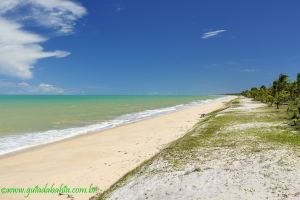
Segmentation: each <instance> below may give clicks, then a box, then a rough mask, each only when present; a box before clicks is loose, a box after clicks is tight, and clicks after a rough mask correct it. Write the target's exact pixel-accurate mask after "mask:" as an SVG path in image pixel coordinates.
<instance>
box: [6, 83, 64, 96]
mask: <svg viewBox="0 0 300 200" xmlns="http://www.w3.org/2000/svg"><path fill="white" fill-rule="evenodd" d="M0 86H1V88H0V93H1V94H64V93H65V91H64V89H62V88H60V87H57V86H54V85H51V84H47V83H41V84H39V85H31V84H29V83H27V82H20V83H16V82H9V81H1V80H0Z"/></svg>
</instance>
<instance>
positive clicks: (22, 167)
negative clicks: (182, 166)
mask: <svg viewBox="0 0 300 200" xmlns="http://www.w3.org/2000/svg"><path fill="white" fill-rule="evenodd" d="M234 98H235V97H234V96H228V97H227V98H226V99H221V100H220V99H215V100H213V101H212V102H209V103H206V104H200V105H195V106H193V107H190V108H185V109H183V110H179V111H175V112H171V113H165V114H161V115H157V116H154V117H151V118H147V119H143V120H140V121H136V122H132V123H129V124H124V125H120V126H117V127H114V128H110V129H107V130H103V131H100V132H99V131H98V132H95V133H89V134H84V135H78V136H75V137H72V138H67V139H64V140H60V141H57V142H54V143H48V144H44V145H39V146H36V147H32V148H29V149H24V150H20V151H18V152H12V153H10V154H5V155H2V156H0V160H1V162H2V163H3V164H2V165H1V166H0V171H1V172H0V179H1V181H2V184H3V185H2V186H6V187H9V186H10V187H32V186H35V185H37V184H40V185H44V184H46V183H49V184H50V183H54V184H57V185H60V184H67V185H70V186H77V187H78V186H81V187H83V186H85V187H88V186H89V185H90V184H93V185H96V186H97V187H98V189H99V192H101V191H103V190H105V189H107V188H108V187H109V186H110V185H112V184H113V183H114V182H116V181H117V180H118V179H119V178H121V177H122V176H123V175H124V174H126V173H127V172H128V171H130V170H132V169H133V168H135V167H136V166H138V165H139V164H141V163H142V162H143V161H145V160H147V159H149V158H151V157H152V156H154V155H155V154H156V153H158V152H159V151H160V150H161V149H163V148H164V147H165V146H166V145H168V144H169V143H170V142H172V141H174V140H176V139H178V138H180V137H182V136H183V135H184V134H185V133H186V132H187V131H188V130H190V129H191V128H192V127H193V126H194V124H195V123H197V122H198V121H199V113H200V112H204V113H209V112H212V111H214V110H217V109H219V108H221V107H223V106H224V102H228V101H230V100H232V99H234ZM141 133H142V134H141ZM93 195H94V194H77V195H74V197H76V198H75V199H88V198H89V197H91V196H93ZM20 197H21V196H20V195H15V194H14V195H10V196H9V195H2V196H0V199H14V200H15V199H20ZM28 199H45V200H48V199H49V200H52V199H64V197H63V196H61V197H60V196H59V197H58V196H57V195H53V194H44V195H40V194H34V195H31V198H28Z"/></svg>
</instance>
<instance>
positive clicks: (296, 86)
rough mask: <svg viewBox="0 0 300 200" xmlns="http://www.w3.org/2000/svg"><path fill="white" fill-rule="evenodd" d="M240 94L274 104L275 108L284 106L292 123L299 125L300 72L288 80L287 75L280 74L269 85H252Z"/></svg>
mask: <svg viewBox="0 0 300 200" xmlns="http://www.w3.org/2000/svg"><path fill="white" fill-rule="evenodd" d="M241 94H242V95H243V96H245V97H249V98H253V99H254V100H256V101H261V102H263V103H266V104H269V105H270V106H273V105H275V106H276V108H277V109H279V108H280V107H281V106H283V105H284V106H286V107H287V112H288V114H289V117H290V118H291V120H292V125H294V126H296V125H300V73H298V75H297V79H296V80H294V81H290V80H289V77H288V76H287V75H285V74H280V75H279V77H278V78H277V79H276V80H274V81H273V83H272V85H271V86H270V87H266V86H264V85H262V86H261V87H259V88H257V87H253V88H251V89H249V90H245V91H243V92H242V93H241Z"/></svg>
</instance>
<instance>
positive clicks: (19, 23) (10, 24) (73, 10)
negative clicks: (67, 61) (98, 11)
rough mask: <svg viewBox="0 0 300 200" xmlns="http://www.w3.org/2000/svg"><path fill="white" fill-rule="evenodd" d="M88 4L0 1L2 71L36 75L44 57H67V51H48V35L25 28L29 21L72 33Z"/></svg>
mask: <svg viewBox="0 0 300 200" xmlns="http://www.w3.org/2000/svg"><path fill="white" fill-rule="evenodd" d="M84 14H86V10H85V8H84V7H82V6H80V5H79V4H77V3H74V2H72V1H69V0H27V1H24V0H2V1H1V4H0V74H2V75H7V76H15V77H19V78H23V79H30V78H32V69H33V68H34V64H35V63H36V62H37V61H38V60H39V59H42V58H49V57H58V58H61V57H65V56H68V55H69V54H70V53H69V52H66V51H45V50H44V49H43V47H42V46H41V44H42V43H43V42H45V41H46V40H47V39H48V38H46V37H44V36H41V35H40V34H36V33H32V32H28V31H25V29H24V26H25V24H26V23H25V22H26V21H30V22H31V23H35V24H37V25H39V26H42V27H46V28H51V29H52V30H54V31H57V32H60V33H71V32H72V31H73V28H74V25H75V21H76V20H77V19H78V18H80V17H82V16H83V15H84Z"/></svg>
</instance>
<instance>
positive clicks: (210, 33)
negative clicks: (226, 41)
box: [202, 29, 226, 39]
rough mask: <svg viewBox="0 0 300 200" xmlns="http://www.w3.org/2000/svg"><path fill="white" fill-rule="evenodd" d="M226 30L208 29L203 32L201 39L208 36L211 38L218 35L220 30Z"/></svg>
mask: <svg viewBox="0 0 300 200" xmlns="http://www.w3.org/2000/svg"><path fill="white" fill-rule="evenodd" d="M225 31H226V30H223V29H221V30H216V31H210V32H206V33H203V35H202V39H208V38H211V37H215V36H217V35H219V34H220V33H222V32H225Z"/></svg>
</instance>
